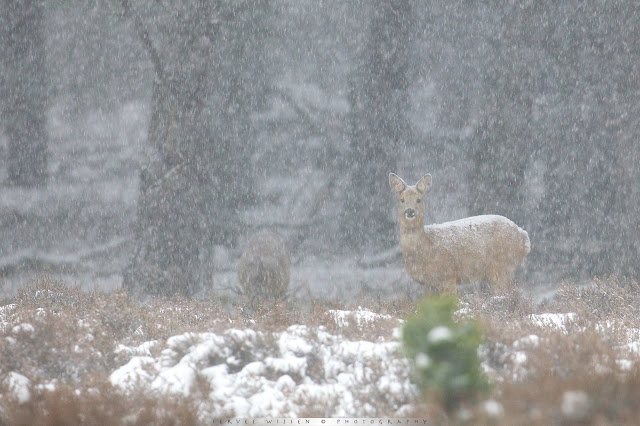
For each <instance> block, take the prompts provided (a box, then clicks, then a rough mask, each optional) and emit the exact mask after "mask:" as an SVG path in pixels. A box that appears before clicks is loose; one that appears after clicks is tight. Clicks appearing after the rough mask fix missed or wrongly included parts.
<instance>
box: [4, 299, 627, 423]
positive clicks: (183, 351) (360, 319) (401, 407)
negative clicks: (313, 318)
mask: <svg viewBox="0 0 640 426" xmlns="http://www.w3.org/2000/svg"><path fill="white" fill-rule="evenodd" d="M14 309H15V305H5V306H1V307H0V330H5V331H6V330H11V334H12V335H13V336H14V337H16V338H18V337H19V336H20V335H22V334H25V333H26V334H29V333H33V332H34V326H33V325H32V324H30V323H24V322H18V321H16V322H15V323H11V322H10V321H9V318H10V316H11V313H12V311H13V310H14ZM326 317H327V318H328V319H329V320H330V321H329V322H328V323H326V325H303V324H297V325H292V326H289V327H288V328H286V329H284V330H281V331H265V330H255V329H252V328H242V327H237V325H236V324H235V323H234V322H232V321H230V325H229V328H227V329H225V330H223V331H218V332H199V333H194V332H188V333H184V334H180V335H176V336H172V337H170V338H168V339H167V340H166V341H164V342H163V341H158V340H151V341H146V342H143V343H141V344H139V345H136V346H127V345H124V344H122V343H119V342H114V346H113V348H114V349H113V350H114V352H115V354H117V355H118V359H120V360H122V361H121V365H120V366H119V367H117V368H115V369H114V370H113V371H112V372H111V373H110V375H109V382H110V383H111V384H112V385H113V386H114V387H115V388H116V389H118V391H119V392H122V393H123V394H124V395H138V394H141V393H143V394H146V395H166V396H171V397H176V398H181V397H184V398H190V399H196V400H198V401H199V403H198V410H199V411H198V415H199V417H200V418H201V419H211V418H226V417H253V418H255V417H309V416H325V417H327V416H330V417H360V416H362V417H379V416H392V417H393V416H396V417H404V416H405V415H406V413H411V407H412V406H414V405H415V404H416V402H417V401H418V399H417V396H418V391H417V389H416V388H415V387H414V386H413V385H412V384H411V382H410V375H411V365H410V363H409V362H408V361H407V359H406V358H405V357H404V356H403V354H402V348H401V342H400V336H401V332H400V331H401V326H402V320H401V319H396V320H397V326H395V329H394V331H393V333H391V337H386V338H385V337H383V336H376V335H375V333H374V334H373V335H371V331H372V327H371V325H372V322H375V321H378V320H381V321H384V322H385V323H386V324H389V321H391V324H393V321H394V318H393V317H391V316H389V315H381V314H377V313H375V312H372V311H370V310H368V309H364V308H361V307H359V308H358V309H356V310H352V311H345V310H337V309H336V310H328V311H327V312H326ZM576 317H577V315H576V314H575V313H545V314H536V315H529V316H528V317H525V318H524V319H523V321H530V322H531V324H533V325H534V326H535V327H538V328H539V329H540V336H543V333H544V332H545V329H546V330H560V331H563V332H567V327H568V324H569V323H571V322H574V321H576V320H577V318H576ZM613 326H615V325H614V324H609V323H607V322H604V323H602V324H597V325H596V327H595V328H596V330H600V331H601V332H603V333H607V332H608V330H610V329H611V327H613ZM354 328H355V331H356V332H355V333H354ZM347 330H349V332H347ZM358 330H361V331H364V330H367V332H368V335H369V337H366V338H365V337H362V336H364V333H359V332H358ZM527 330H529V332H528V334H526V335H523V336H522V337H520V338H518V339H516V340H515V341H513V343H512V345H511V346H510V347H508V346H505V347H503V348H502V351H503V353H504V356H505V359H509V360H510V365H511V367H510V368H511V369H512V371H511V374H513V377H514V379H516V380H518V379H522V378H524V377H526V374H529V373H528V371H527V359H528V352H529V351H530V350H533V349H534V348H536V347H538V346H539V345H540V344H541V342H542V340H543V339H544V337H540V336H539V335H537V334H531V333H530V330H531V328H530V327H529V328H527ZM89 331H90V330H89ZM386 334H387V335H389V333H388V330H387V333H386ZM354 335H355V336H361V337H355V338H354V337H353V336H354ZM627 335H628V336H629V342H628V345H627V346H625V347H624V348H620V349H623V351H621V352H619V353H620V354H622V356H623V357H622V358H620V359H619V360H617V363H618V365H619V366H620V370H621V371H628V370H630V369H631V368H632V367H633V365H634V364H635V363H636V362H637V358H638V357H637V353H638V347H640V338H639V337H640V336H639V333H638V330H635V329H631V330H628V333H627ZM14 340H15V339H14ZM625 353H628V354H629V356H628V357H624V354H625ZM480 355H481V357H482V358H483V367H484V369H485V371H486V372H487V373H488V374H489V375H490V376H493V375H494V373H495V371H493V370H492V368H491V367H490V366H489V365H488V362H489V361H488V359H487V356H488V354H486V353H484V352H483V350H482V348H481V349H480ZM56 383H57V382H56V379H55V378H53V379H51V380H50V381H48V382H47V381H44V382H40V383H38V384H37V385H36V388H37V389H40V390H46V391H52V390H55V389H56ZM2 384H3V385H4V387H5V389H9V390H10V392H11V395H10V396H9V397H12V398H14V399H15V400H16V401H17V402H18V403H19V404H24V403H26V402H28V401H29V400H30V399H31V393H32V392H31V389H33V386H32V384H31V383H30V379H29V378H28V377H26V376H25V374H23V372H20V371H12V372H10V373H9V374H7V375H6V376H5V378H4V379H3V382H2ZM574 396H575V395H567V397H566V401H565V402H566V404H565V402H563V407H564V405H566V409H567V410H568V411H571V407H572V404H574V403H576V402H575V401H574V399H575V398H574V399H572V398H573V397H574ZM578 396H579V395H578ZM578 396H576V398H577V397H578ZM578 402H579V401H578ZM486 404H489V405H491V401H487V402H486ZM490 408H491V407H490ZM493 408H495V409H496V410H497V409H498V408H496V407H493ZM563 409H564V408H563ZM487 410H488V408H487Z"/></svg>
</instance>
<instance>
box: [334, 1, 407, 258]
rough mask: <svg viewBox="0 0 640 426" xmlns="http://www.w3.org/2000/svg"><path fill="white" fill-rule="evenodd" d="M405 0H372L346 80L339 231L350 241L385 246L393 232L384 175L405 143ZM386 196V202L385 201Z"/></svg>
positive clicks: (386, 178)
mask: <svg viewBox="0 0 640 426" xmlns="http://www.w3.org/2000/svg"><path fill="white" fill-rule="evenodd" d="M412 30H413V17H412V11H411V3H410V2H407V1H403V0H377V1H375V2H374V3H373V5H372V8H371V23H370V29H369V37H368V39H367V44H366V46H365V49H364V58H363V61H362V63H361V65H360V66H359V67H358V69H357V70H356V72H355V74H354V75H353V79H352V83H353V84H352V87H351V92H350V99H349V100H350V104H351V114H350V121H351V146H350V158H349V161H348V164H349V165H350V168H351V170H350V183H351V190H349V191H346V197H347V199H346V201H345V204H346V209H345V216H344V219H343V220H344V230H345V232H344V234H345V236H346V238H347V240H349V241H350V242H351V244H352V245H358V246H360V245H362V244H365V245H373V246H381V245H382V246H384V245H388V244H389V243H390V241H392V240H393V237H394V235H395V232H394V230H395V222H394V221H393V220H392V218H391V214H390V207H389V206H391V205H392V199H391V195H390V192H389V186H388V183H387V182H388V175H389V173H390V172H392V171H394V170H396V167H397V160H398V158H399V156H400V155H401V152H400V150H401V149H402V147H403V146H404V145H405V144H407V143H410V142H411V138H412V136H411V127H410V123H409V119H408V110H409V98H408V96H409V94H408V88H409V84H410V81H409V78H410V76H409V66H410V42H411V40H412V38H411V35H412ZM385 200H386V201H388V202H385Z"/></svg>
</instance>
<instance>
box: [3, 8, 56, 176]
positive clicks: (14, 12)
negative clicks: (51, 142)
mask: <svg viewBox="0 0 640 426" xmlns="http://www.w3.org/2000/svg"><path fill="white" fill-rule="evenodd" d="M45 59H46V58H45V43H44V4H43V2H41V1H40V0H25V1H21V0H7V1H3V2H2V3H1V6H0V94H1V95H2V96H1V98H2V100H1V101H0V108H1V110H2V111H1V112H2V121H3V122H4V125H5V131H6V134H7V138H8V140H9V152H8V162H9V163H8V170H9V182H11V183H12V184H15V185H20V186H34V185H40V184H44V183H45V182H46V180H47V132H46V107H47V86H48V85H47V73H46V66H45Z"/></svg>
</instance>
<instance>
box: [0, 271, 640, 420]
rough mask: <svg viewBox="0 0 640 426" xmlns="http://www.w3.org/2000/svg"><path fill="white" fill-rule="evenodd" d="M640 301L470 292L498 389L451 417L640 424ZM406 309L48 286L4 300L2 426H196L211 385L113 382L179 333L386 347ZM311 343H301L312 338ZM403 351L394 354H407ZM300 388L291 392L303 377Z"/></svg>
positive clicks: (607, 287)
mask: <svg viewBox="0 0 640 426" xmlns="http://www.w3.org/2000/svg"><path fill="white" fill-rule="evenodd" d="M639 290H640V286H639V285H638V283H637V282H635V281H631V280H626V281H625V280H620V279H617V278H615V277H610V278H606V279H599V280H594V282H593V283H590V284H589V285H583V286H578V285H574V284H562V285H561V286H560V289H559V291H558V296H557V297H556V298H555V300H554V301H553V302H552V303H547V304H546V305H544V306H539V305H536V304H534V303H533V301H532V300H529V299H526V298H523V297H522V296H521V295H520V293H519V292H518V291H516V290H513V291H510V292H508V293H506V294H503V295H501V296H496V297H488V296H483V295H480V294H475V293H469V294H465V295H464V296H463V300H462V301H461V303H460V307H461V309H460V311H459V312H458V314H457V315H462V316H473V317H475V318H477V319H478V320H479V322H480V324H481V326H482V328H483V330H484V335H485V341H484V343H483V344H482V345H481V348H480V354H481V358H482V360H483V366H484V368H485V370H486V372H487V374H488V375H489V377H490V379H491V381H492V383H493V390H492V393H491V395H490V396H489V397H488V400H487V401H485V402H482V403H480V404H478V405H477V406H475V407H469V409H468V411H466V412H464V413H461V414H460V418H456V419H452V420H453V421H455V422H459V421H463V420H464V419H468V420H469V421H470V422H472V423H491V424H576V423H580V424H632V423H633V421H635V420H636V419H638V418H640V394H639V393H638V392H637V389H639V388H640V368H639V363H638V361H640V291H639ZM309 306H310V307H309ZM414 309H415V304H414V303H413V302H412V301H408V300H406V301H404V300H397V301H392V302H381V301H376V300H375V298H369V299H368V300H367V302H366V303H363V304H361V306H339V305H338V304H335V303H333V304H326V303H320V302H317V301H315V302H314V303H312V304H311V305H308V304H304V305H303V304H299V303H298V304H297V303H295V302H294V301H288V302H281V303H274V304H272V305H268V306H267V305H260V306H257V307H252V309H250V310H249V309H247V304H246V303H245V302H243V301H240V302H239V303H238V304H237V305H235V306H233V307H229V306H225V305H223V304H222V303H219V302H218V301H216V300H209V301H193V300H187V299H158V300H155V301H153V302H151V303H149V304H141V303H139V302H138V301H136V300H134V299H131V298H129V297H128V296H127V294H126V293H123V292H119V291H116V292H112V293H102V292H92V293H87V292H83V291H81V290H79V289H76V288H74V287H69V286H66V285H64V284H61V283H56V282H52V281H50V280H43V281H41V282H39V283H35V284H33V285H31V286H28V287H26V288H25V289H24V290H23V291H22V292H20V294H19V295H18V296H17V297H16V298H14V299H12V300H6V301H3V302H2V303H0V342H1V343H0V395H2V396H1V397H0V424H69V425H72V424H81V423H84V424H90V423H94V424H97V423H102V424H107V423H109V424H118V423H128V424H149V423H154V424H176V423H180V424H197V423H198V422H201V421H202V418H198V417H197V414H196V413H197V412H198V411H197V407H198V406H199V404H200V403H201V398H206V395H208V392H209V389H208V388H207V386H208V383H202V384H199V385H198V387H199V389H196V390H194V393H193V394H192V395H190V396H189V397H175V395H159V394H149V393H145V392H140V393H139V394H135V395H131V394H123V393H122V392H120V391H119V390H118V389H117V388H116V387H114V386H112V385H111V383H110V382H109V380H108V377H109V375H110V374H111V373H112V372H113V371H114V370H116V369H117V368H119V367H121V366H123V365H124V364H126V363H127V362H128V361H129V360H130V359H131V358H132V357H134V356H136V355H141V354H143V353H145V354H147V355H149V356H158V355H159V354H160V352H161V351H162V350H164V349H165V348H167V339H169V338H170V337H172V336H177V335H181V334H184V333H187V332H196V333H198V332H211V333H218V334H223V333H224V332H225V331H226V330H229V329H230V328H237V329H252V330H255V331H257V332H261V333H262V334H260V336H262V337H260V338H259V339H257V341H256V343H255V344H257V345H263V346H264V347H265V351H269V350H272V349H270V348H277V346H278V342H277V341H276V340H275V339H276V337H273V338H271V337H268V336H270V334H269V333H279V332H284V331H285V330H287V329H288V328H289V327H291V326H295V325H296V324H304V325H305V326H307V327H308V328H309V329H310V330H311V329H313V330H322V331H323V332H326V333H329V334H330V335H332V336H341V337H343V338H345V339H349V340H350V341H363V342H374V343H375V342H392V341H396V340H397V331H396V333H395V334H394V330H395V329H397V328H398V327H399V326H400V322H399V321H398V320H399V319H401V318H406V317H407V316H408V315H409V314H410V313H412V312H413V311H414ZM249 312H250V313H249ZM273 335H274V336H277V334H273ZM265 336H266V337H265ZM301 336H302V334H301ZM317 336H318V333H317V332H315V333H308V339H311V340H313V339H317V338H318V337H317ZM260 339H262V340H260ZM265 339H266V340H265ZM153 341H156V342H157V343H156V344H150V345H148V347H147V346H144V344H146V343H145V342H153ZM312 344H319V343H318V342H312ZM123 348H126V349H123ZM132 348H138V349H132ZM243 351H244V350H243V349H242V347H240V346H238V348H237V351H236V352H234V353H237V356H238V357H239V358H238V359H240V358H242V357H244V358H246V362H247V363H248V362H250V361H251V360H252V359H253V358H252V354H248V353H245V352H246V351H244V352H243ZM398 352H399V353H398V354H395V355H392V356H394V357H402V354H401V353H400V352H401V351H398ZM311 355H313V354H309V355H308V356H307V365H308V367H307V370H306V375H307V379H308V380H310V381H312V382H315V381H320V380H322V379H323V377H325V375H326V370H325V368H327V367H326V366H325V365H323V362H322V360H321V359H319V358H318V359H315V360H314V359H312V358H313V357H312V356H311ZM354 362H355V361H354ZM398 365H400V364H398ZM384 368H388V367H385V366H383V365H382V364H381V365H378V364H375V363H374V364H372V365H370V366H367V368H366V369H365V370H363V371H366V372H367V375H368V376H367V375H365V376H363V378H362V379H361V380H363V382H361V383H359V385H358V386H365V385H367V383H368V382H367V380H375V379H371V377H373V378H375V377H380V376H381V374H382V373H383V372H381V371H380V370H383V369H384ZM15 373H18V374H19V375H20V376H24V377H26V378H27V379H28V381H29V386H28V388H27V392H28V395H26V396H25V395H24V394H21V393H20V392H19V391H18V389H17V388H16V384H15V383H14V379H15V377H17V376H16V374H15ZM272 373H273V372H272ZM270 374H271V373H270ZM274 374H275V373H274ZM369 376H370V377H369ZM273 379H275V377H274V378H273ZM294 382H295V386H298V385H299V384H300V383H302V382H303V378H302V377H297V376H296V377H294ZM391 385H393V384H389V386H391ZM362 389H364V387H363V388H362ZM369 389H373V388H371V387H370V388H369ZM22 392H24V390H23V391H22ZM368 392H369V394H367V395H365V394H363V393H362V392H355V391H354V393H353V395H354V396H355V397H356V398H357V401H356V404H361V405H362V406H363V407H364V406H367V404H368V406H367V408H366V410H365V411H364V412H366V413H368V414H369V415H370V416H389V417H393V416H401V417H415V416H424V417H428V418H430V419H432V420H434V421H442V420H443V418H444V417H443V416H444V414H443V412H442V410H440V409H439V408H438V407H435V406H434V404H430V403H429V402H426V403H425V402H420V401H419V400H417V398H418V397H417V394H407V395H406V396H405V397H402V398H399V397H398V395H397V394H391V393H389V392H388V391H385V390H384V389H382V388H380V389H378V394H377V395H373V394H371V391H368ZM374 393H375V392H374ZM334 396H335V395H334ZM314 398H315V399H314ZM313 401H315V402H313ZM372 401H378V402H372ZM307 402H308V405H307V406H306V407H305V408H304V410H301V411H300V412H298V413H297V414H298V415H299V416H326V415H327V413H328V411H327V410H328V405H330V404H331V397H330V396H329V395H327V397H326V398H319V397H318V396H317V395H316V396H313V395H312V396H310V397H309V399H308V401H307ZM231 414H232V413H230V415H231ZM283 415H286V413H283ZM354 415H356V413H354Z"/></svg>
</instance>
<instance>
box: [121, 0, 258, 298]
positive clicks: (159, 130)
mask: <svg viewBox="0 0 640 426" xmlns="http://www.w3.org/2000/svg"><path fill="white" fill-rule="evenodd" d="M123 6H124V9H125V11H126V12H127V14H128V16H130V17H131V19H132V21H133V23H134V26H135V28H136V30H137V32H138V34H139V36H140V40H141V41H142V43H143V44H144V46H145V48H146V49H147V51H148V53H149V56H150V59H151V62H152V63H153V67H154V72H155V78H154V82H153V95H152V96H153V97H152V114H151V120H150V125H149V133H148V135H149V136H148V146H147V150H146V160H145V164H144V165H143V169H142V171H141V183H140V198H139V204H138V219H137V229H136V246H135V249H134V254H133V258H132V260H131V263H130V265H129V267H128V268H127V270H126V271H125V276H124V285H125V287H126V288H128V289H129V290H131V291H132V292H143V293H149V294H183V295H187V296H188V295H192V294H194V293H195V292H197V291H198V289H199V288H200V286H201V284H202V280H203V278H202V277H201V273H202V270H203V268H202V263H203V261H204V260H205V259H204V258H203V254H204V253H205V252H206V247H207V246H209V245H211V244H221V243H225V244H229V243H232V242H233V241H234V239H235V237H236V235H237V233H238V232H239V230H240V229H242V225H243V224H242V220H241V219H240V215H239V211H240V209H242V208H244V207H245V206H246V205H248V204H250V203H251V202H252V200H253V198H254V196H253V193H252V188H253V185H252V174H251V171H250V170H251V169H250V167H249V166H248V161H249V155H250V153H251V150H252V147H251V145H252V142H251V137H252V128H251V123H250V113H251V112H252V111H253V110H255V108H256V107H257V105H258V104H259V102H258V101H257V100H256V95H255V92H256V87H257V86H258V87H262V86H260V85H257V86H256V85H253V84H252V83H253V82H254V81H260V80H261V78H263V76H262V74H261V69H260V66H259V61H260V49H259V48H257V47H256V46H259V43H260V41H261V40H262V37H261V35H260V34H259V30H260V29H261V28H263V26H262V25H261V23H262V22H264V18H265V15H266V14H267V13H268V3H267V2H266V1H262V2H249V1H241V2H226V1H200V0H198V1H192V2H186V3H183V2H180V3H171V4H163V5H161V6H155V5H150V6H149V8H148V9H144V10H137V9H135V8H134V3H130V2H129V1H127V0H124V1H123ZM256 76H259V77H256Z"/></svg>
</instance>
